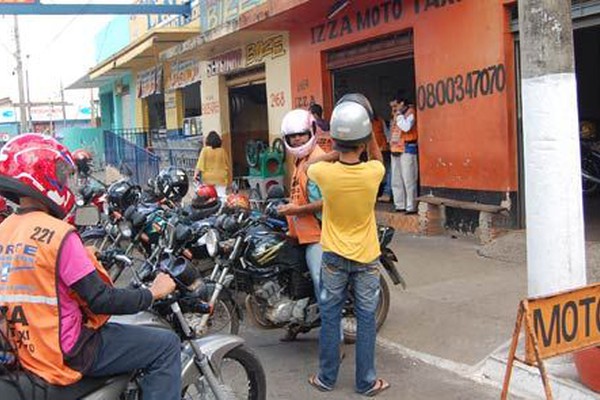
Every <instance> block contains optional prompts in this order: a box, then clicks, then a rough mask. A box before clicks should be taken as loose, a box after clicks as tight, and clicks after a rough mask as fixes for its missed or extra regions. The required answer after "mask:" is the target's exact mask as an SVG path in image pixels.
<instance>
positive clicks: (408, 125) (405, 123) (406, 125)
mask: <svg viewBox="0 0 600 400" xmlns="http://www.w3.org/2000/svg"><path fill="white" fill-rule="evenodd" d="M396 123H397V125H398V128H400V130H402V132H408V131H410V130H411V129H412V127H413V125H414V124H415V116H414V114H412V113H411V114H408V115H405V114H400V115H398V119H397V121H396Z"/></svg>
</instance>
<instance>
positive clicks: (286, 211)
mask: <svg viewBox="0 0 600 400" xmlns="http://www.w3.org/2000/svg"><path fill="white" fill-rule="evenodd" d="M322 209H323V200H317V201H315V202H312V203H308V204H305V205H303V206H297V205H295V204H284V205H282V206H280V207H279V208H278V209H277V211H278V212H279V213H280V214H281V215H302V214H316V213H318V212H320V211H321V210H322Z"/></svg>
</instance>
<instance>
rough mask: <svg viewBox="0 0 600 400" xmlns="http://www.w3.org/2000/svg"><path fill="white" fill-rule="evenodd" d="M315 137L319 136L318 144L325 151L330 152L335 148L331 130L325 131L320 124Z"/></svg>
mask: <svg viewBox="0 0 600 400" xmlns="http://www.w3.org/2000/svg"><path fill="white" fill-rule="evenodd" d="M315 137H316V138H317V144H318V145H319V147H320V148H321V149H323V151H324V152H325V153H329V152H330V151H332V150H333V140H331V135H330V134H329V131H324V130H323V129H321V128H319V125H317V131H316V132H315Z"/></svg>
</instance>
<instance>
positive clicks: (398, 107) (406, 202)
mask: <svg viewBox="0 0 600 400" xmlns="http://www.w3.org/2000/svg"><path fill="white" fill-rule="evenodd" d="M390 106H391V107H392V120H391V121H390V150H391V153H392V163H391V166H392V192H393V195H394V208H395V210H396V211H397V212H406V214H415V213H416V212H417V202H416V198H417V191H418V188H417V180H418V177H419V163H418V158H417V153H418V148H417V140H418V134H417V125H416V114H415V108H414V106H413V105H412V104H410V103H409V102H408V101H407V99H405V98H399V99H397V100H396V101H392V102H391V103H390Z"/></svg>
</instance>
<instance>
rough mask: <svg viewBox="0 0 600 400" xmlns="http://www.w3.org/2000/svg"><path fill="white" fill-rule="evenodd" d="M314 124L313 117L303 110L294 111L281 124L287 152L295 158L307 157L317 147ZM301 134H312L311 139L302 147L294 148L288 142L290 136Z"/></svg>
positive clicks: (286, 115)
mask: <svg viewBox="0 0 600 400" xmlns="http://www.w3.org/2000/svg"><path fill="white" fill-rule="evenodd" d="M313 122H314V118H313V117H312V115H311V114H310V113H309V112H308V111H306V110H302V109H295V110H292V111H290V112H288V113H287V114H285V117H283V121H282V122H281V136H282V138H283V143H284V144H285V148H286V150H287V151H288V152H290V154H292V155H293V156H294V157H296V158H303V157H306V156H307V155H308V154H310V152H311V151H312V149H313V148H314V147H315V145H316V143H317V141H316V137H315V131H314V124H313ZM299 133H308V134H310V139H309V140H308V142H306V143H304V144H303V145H302V146H298V147H292V146H291V145H290V143H289V142H288V136H291V135H297V134H299Z"/></svg>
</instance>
